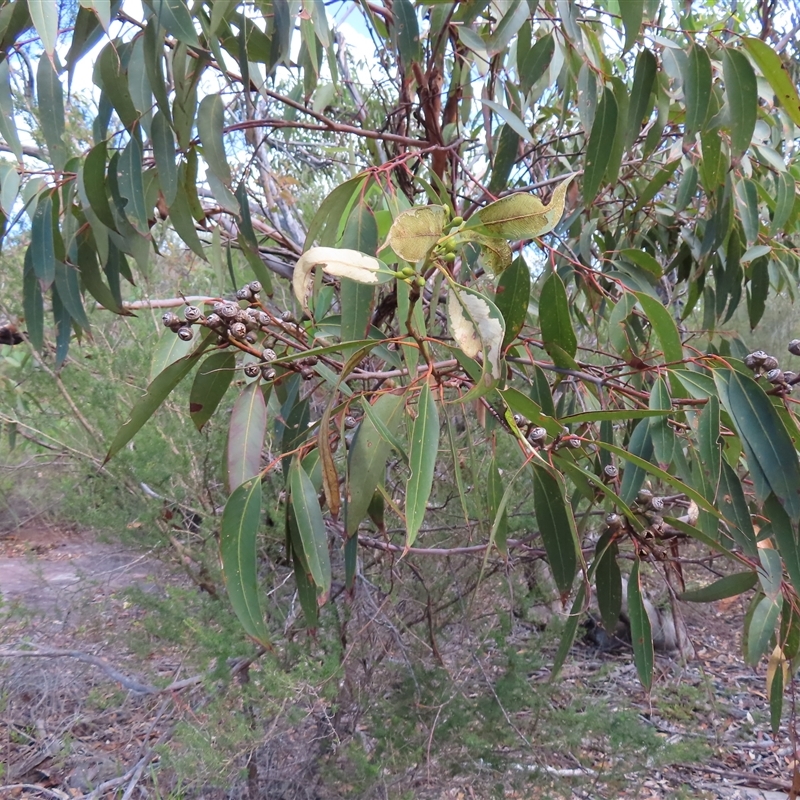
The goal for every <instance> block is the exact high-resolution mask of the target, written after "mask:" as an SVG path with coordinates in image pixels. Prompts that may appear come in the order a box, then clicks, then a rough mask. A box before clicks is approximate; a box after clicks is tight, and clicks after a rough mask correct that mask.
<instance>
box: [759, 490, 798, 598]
mask: <svg viewBox="0 0 800 800" xmlns="http://www.w3.org/2000/svg"><path fill="white" fill-rule="evenodd" d="M764 514H765V516H766V517H767V518H768V519H769V520H770V528H771V530H772V533H773V534H774V536H775V541H776V543H777V545H778V551H779V552H780V554H781V558H782V559H783V563H784V565H785V566H786V572H787V573H788V574H789V579H790V580H791V582H792V586H794V588H795V591H798V587H800V543H799V542H798V537H797V531H796V530H795V527H794V525H792V521H791V519H789V515H788V514H787V513H786V511H785V509H784V508H783V506H782V505H781V504H780V502H779V501H778V498H777V497H775V495H774V494H771V495H770V496H769V497H768V498H767V501H766V503H764Z"/></svg>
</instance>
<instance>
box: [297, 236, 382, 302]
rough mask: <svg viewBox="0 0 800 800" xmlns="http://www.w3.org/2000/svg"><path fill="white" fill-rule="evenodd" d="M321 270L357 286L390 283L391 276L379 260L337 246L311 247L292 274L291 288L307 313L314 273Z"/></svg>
mask: <svg viewBox="0 0 800 800" xmlns="http://www.w3.org/2000/svg"><path fill="white" fill-rule="evenodd" d="M315 267H319V268H320V269H321V270H323V272H326V273H327V274H328V275H333V276H335V277H338V278H349V279H350V280H353V281H357V282H358V283H371V284H376V285H377V284H379V283H384V282H385V281H387V280H390V279H391V277H392V273H391V272H390V271H389V269H388V268H387V267H386V265H385V264H384V263H383V262H382V261H379V260H378V259H377V258H373V257H372V256H368V255H365V254H364V253H360V252H358V251H357V250H346V249H343V248H342V249H340V248H336V247H312V248H311V249H310V250H307V251H306V252H305V253H303V255H302V256H300V259H299V260H298V262H297V263H296V264H295V267H294V274H293V275H292V288H293V289H294V294H295V297H296V298H297V299H298V301H299V302H300V303H301V304H302V306H303V308H304V309H306V310H308V296H309V293H310V291H311V282H312V272H313V270H314V268H315Z"/></svg>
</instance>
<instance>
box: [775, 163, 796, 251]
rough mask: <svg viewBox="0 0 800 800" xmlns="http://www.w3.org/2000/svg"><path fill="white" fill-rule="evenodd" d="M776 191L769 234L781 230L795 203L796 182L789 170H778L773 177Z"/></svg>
mask: <svg viewBox="0 0 800 800" xmlns="http://www.w3.org/2000/svg"><path fill="white" fill-rule="evenodd" d="M775 183H776V184H777V192H776V196H775V212H774V213H773V215H772V222H771V223H770V226H769V233H770V236H774V235H775V234H776V233H778V232H779V231H782V230H783V226H784V225H786V223H787V221H788V220H789V216H790V215H791V213H792V209H793V208H794V203H795V190H796V182H795V178H794V175H792V174H791V173H790V172H779V173H778V174H777V176H776V177H775Z"/></svg>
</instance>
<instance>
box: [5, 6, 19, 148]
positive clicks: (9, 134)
mask: <svg viewBox="0 0 800 800" xmlns="http://www.w3.org/2000/svg"><path fill="white" fill-rule="evenodd" d="M15 5H16V4H15ZM6 8H9V6H6ZM8 69H9V68H8V59H5V60H4V61H3V62H2V63H0V136H2V138H3V140H4V141H5V142H6V144H8V146H9V147H10V148H11V152H12V153H14V155H15V156H16V157H17V160H18V161H22V144H21V143H20V141H19V134H18V133H17V124H16V122H15V121H14V120H15V117H14V101H13V99H12V97H11V85H10V83H9V73H8Z"/></svg>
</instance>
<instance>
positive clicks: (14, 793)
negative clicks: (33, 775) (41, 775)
mask: <svg viewBox="0 0 800 800" xmlns="http://www.w3.org/2000/svg"><path fill="white" fill-rule="evenodd" d="M6 792H8V794H6ZM19 792H38V793H39V794H42V795H44V796H45V797H54V798H56V800H71V799H70V796H69V795H68V794H67V793H66V792H60V791H59V790H58V789H45V788H44V786H35V785H34V784H32V783H9V784H6V785H5V786H0V797H18V796H19V795H18V793H19Z"/></svg>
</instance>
